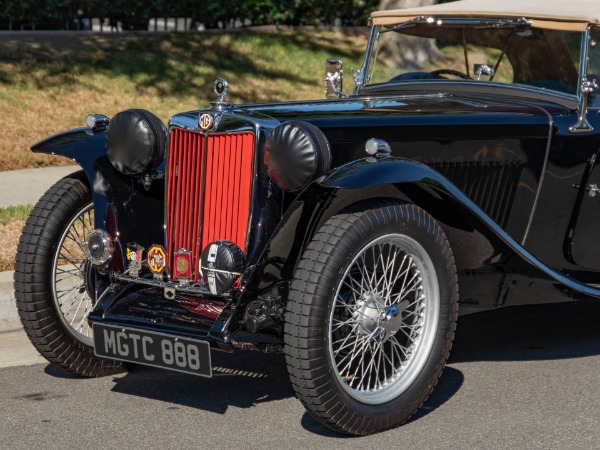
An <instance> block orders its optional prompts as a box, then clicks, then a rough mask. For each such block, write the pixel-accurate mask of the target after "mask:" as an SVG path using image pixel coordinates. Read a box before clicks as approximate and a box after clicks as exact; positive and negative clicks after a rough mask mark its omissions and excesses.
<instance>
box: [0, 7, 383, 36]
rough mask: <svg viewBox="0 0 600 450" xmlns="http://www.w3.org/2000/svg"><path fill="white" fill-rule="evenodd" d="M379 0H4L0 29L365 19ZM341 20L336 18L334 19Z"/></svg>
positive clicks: (350, 21)
mask: <svg viewBox="0 0 600 450" xmlns="http://www.w3.org/2000/svg"><path fill="white" fill-rule="evenodd" d="M378 3H379V2H378V1H377V0H218V1H215V0H212V1H211V0H180V1H177V2H173V1H167V0H113V1H106V0H2V1H0V29H8V28H10V29H14V30H18V29H28V30H30V29H39V30H43V29H46V30H50V29H73V28H74V26H75V25H74V24H75V23H77V22H78V21H77V19H84V18H88V19H89V18H91V17H97V18H100V19H106V18H108V19H109V20H110V23H111V24H112V25H115V24H116V23H117V22H121V23H122V24H123V29H138V30H143V29H147V28H148V21H149V19H150V18H153V17H161V18H162V17H190V18H192V24H191V26H192V27H196V26H197V25H198V24H204V26H205V27H206V28H217V27H219V24H220V26H228V25H229V24H231V23H234V22H236V21H238V22H239V21H241V22H242V23H246V24H249V23H251V24H252V25H267V24H285V25H319V24H333V23H335V22H336V19H339V20H341V24H343V25H366V23H367V18H368V16H369V13H370V12H371V11H373V10H374V9H376V8H377V5H378ZM338 23H339V21H338Z"/></svg>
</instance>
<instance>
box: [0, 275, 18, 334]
mask: <svg viewBox="0 0 600 450" xmlns="http://www.w3.org/2000/svg"><path fill="white" fill-rule="evenodd" d="M13 275H14V272H13V271H6V272H0V332H3V331H10V330H16V329H19V328H21V321H20V320H19V314H18V313H17V307H16V305H15V291H14V287H13Z"/></svg>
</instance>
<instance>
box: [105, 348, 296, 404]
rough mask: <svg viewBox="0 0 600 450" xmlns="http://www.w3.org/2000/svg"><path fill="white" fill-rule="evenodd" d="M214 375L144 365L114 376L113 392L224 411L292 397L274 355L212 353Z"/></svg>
mask: <svg viewBox="0 0 600 450" xmlns="http://www.w3.org/2000/svg"><path fill="white" fill-rule="evenodd" d="M212 365H213V377H212V378H203V377H198V376H194V375H187V374H183V373H178V372H170V371H166V370H160V369H153V368H148V367H143V366H138V367H136V368H134V369H133V370H132V371H131V372H129V373H127V374H126V375H124V376H119V377H115V378H114V383H115V384H114V387H113V389H112V390H113V391H114V392H120V393H123V394H129V395H134V396H141V397H147V398H152V399H155V400H162V401H165V402H169V403H173V404H176V405H182V406H188V407H191V408H199V409H202V410H205V411H210V412H214V413H218V414H224V413H225V412H226V411H227V408H228V407H229V406H234V407H238V408H250V407H252V406H255V405H257V404H259V403H263V402H270V401H273V400H281V399H284V398H290V397H293V396H294V391H293V389H292V386H291V384H290V382H289V379H288V377H287V371H286V367H285V363H284V361H283V360H282V359H281V358H279V357H277V355H274V354H263V353H259V352H238V353H234V354H228V353H222V352H213V353H212Z"/></svg>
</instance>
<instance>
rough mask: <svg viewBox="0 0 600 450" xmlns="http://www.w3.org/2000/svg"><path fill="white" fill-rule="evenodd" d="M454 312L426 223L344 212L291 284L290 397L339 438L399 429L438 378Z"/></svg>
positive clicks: (443, 241) (451, 274)
mask: <svg viewBox="0 0 600 450" xmlns="http://www.w3.org/2000/svg"><path fill="white" fill-rule="evenodd" d="M457 312H458V283H457V273H456V264H455V262H454V256H453V254H452V249H451V247H450V243H449V242H448V239H447V238H446V235H445V234H444V231H443V229H442V228H441V226H440V225H439V224H438V223H437V222H436V221H435V220H434V219H433V217H431V216H430V215H429V214H428V213H427V212H426V211H424V210H423V209H422V208H419V207H418V206H416V205H411V204H409V203H402V202H395V201H393V200H390V199H375V200H373V201H370V202H364V203H358V204H356V205H353V206H351V207H348V209H346V210H343V211H341V212H339V213H338V214H336V215H334V216H332V217H330V218H329V219H328V220H327V221H326V222H325V223H324V224H323V225H322V226H321V227H320V228H319V230H318V231H317V232H316V234H315V235H314V236H313V238H312V240H311V241H310V243H309V244H308V245H307V247H306V250H305V251H304V253H303V255H302V259H301V260H300V262H299V263H298V267H297V269H296V270H295V271H294V279H293V280H292V283H291V285H290V293H289V299H288V303H287V305H286V316H285V318H286V322H285V326H284V333H285V334H284V339H285V344H286V362H287V366H288V373H289V375H290V380H291V382H292V386H293V387H294V390H295V392H296V395H297V396H298V398H299V399H300V400H301V401H302V403H303V404H304V406H305V407H306V409H307V410H308V411H309V413H310V414H311V415H312V416H313V417H314V418H315V419H317V420H318V421H320V422H321V423H323V424H324V425H326V426H328V427H330V428H332V429H334V430H336V431H339V432H342V433H348V434H352V435H366V434H371V433H376V432H379V431H384V430H388V429H390V428H393V427H397V426H399V425H401V424H403V423H404V422H405V421H406V420H408V419H409V418H410V417H411V416H412V415H413V414H414V413H415V411H417V410H418V409H419V408H420V406H421V405H423V403H424V402H425V400H427V397H428V396H429V394H430V393H431V391H432V390H433V388H434V386H435V385H436V383H437V380H438V379H439V378H440V375H441V373H442V370H443V368H444V365H445V364H446V361H447V359H448V355H449V354H450V348H451V346H452V340H453V338H454V328H455V325H456V317H457Z"/></svg>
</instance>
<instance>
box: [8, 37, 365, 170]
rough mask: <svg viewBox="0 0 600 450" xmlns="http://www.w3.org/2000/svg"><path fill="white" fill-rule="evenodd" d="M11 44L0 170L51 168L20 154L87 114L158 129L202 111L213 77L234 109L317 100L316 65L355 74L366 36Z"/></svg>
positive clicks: (319, 77)
mask: <svg viewBox="0 0 600 450" xmlns="http://www.w3.org/2000/svg"><path fill="white" fill-rule="evenodd" d="M15 35H16V36H18V34H17V33H15ZM30 36H31V34H30ZM11 39H13V41H10V39H9V40H7V41H5V42H0V117H2V119H3V120H2V122H3V124H2V125H3V126H2V128H3V139H2V140H0V170H10V169H17V168H24V167H37V166H44V165H55V164H60V163H61V160H60V159H58V158H56V157H54V158H53V157H49V156H46V155H34V154H32V153H31V152H29V150H28V148H29V146H30V145H32V144H33V143H35V142H36V141H38V140H40V139H42V138H44V137H46V136H48V135H51V134H54V133H57V132H60V131H62V130H65V129H69V128H74V127H78V126H82V125H83V123H84V120H85V116H86V115H87V114H89V113H102V114H106V115H108V116H110V117H112V116H113V115H114V114H116V113H117V112H119V111H121V110H124V109H127V108H134V107H136V108H145V109H148V110H150V111H152V112H154V113H155V114H157V115H158V116H159V117H160V118H161V119H163V120H164V121H167V120H168V118H169V117H170V116H172V115H173V114H175V113H178V112H181V111H187V110H192V109H198V108H204V107H207V106H208V105H209V101H211V100H213V99H214V97H215V94H214V92H213V88H212V85H213V81H214V80H215V78H217V77H219V76H221V77H225V78H226V79H227V80H228V81H229V85H230V90H229V92H230V94H229V99H230V100H231V101H234V102H235V103H238V104H241V103H255V102H257V103H261V102H270V101H286V100H306V99H316V98H323V95H324V85H323V76H324V68H325V60H326V58H328V57H339V58H340V59H342V60H343V61H344V64H345V67H346V69H347V70H346V73H350V70H349V69H350V68H351V67H354V68H358V67H359V66H360V64H361V59H362V55H363V51H364V48H365V46H366V30H365V32H359V33H349V34H340V33H334V32H329V31H315V30H312V31H311V30H304V31H268V32H260V33H259V32H252V31H244V32H238V33H231V34H187V33H186V34H175V33H174V34H162V33H161V34H127V35H121V36H119V35H116V36H115V35H111V36H105V35H87V34H85V33H82V34H81V35H77V36H76V37H74V36H73V35H67V36H64V35H61V34H60V33H57V36H54V37H51V38H48V37H47V36H46V37H44V38H39V39H40V42H33V43H32V42H27V41H23V42H16V43H15V42H14V39H15V38H12V37H11ZM17 39H18V38H17ZM34 41H35V38H34ZM42 41H43V42H42ZM347 78H348V80H347V82H346V83H345V85H346V86H347V87H348V86H350V87H351V86H352V83H351V81H350V79H351V77H347Z"/></svg>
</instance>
